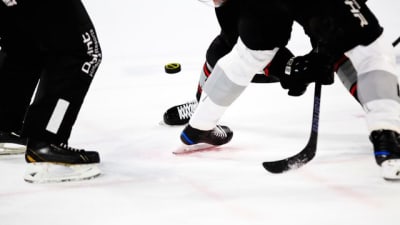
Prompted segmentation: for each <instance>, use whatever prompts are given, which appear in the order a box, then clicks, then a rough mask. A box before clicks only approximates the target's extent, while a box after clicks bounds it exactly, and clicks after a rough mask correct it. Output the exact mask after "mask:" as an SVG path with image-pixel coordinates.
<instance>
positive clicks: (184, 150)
mask: <svg viewBox="0 0 400 225" xmlns="http://www.w3.org/2000/svg"><path fill="white" fill-rule="evenodd" d="M217 150H219V148H218V146H215V145H210V144H206V143H199V144H195V145H182V146H181V147H179V148H178V149H176V150H175V151H173V152H172V153H173V154H175V155H184V154H191V153H196V152H207V151H217Z"/></svg>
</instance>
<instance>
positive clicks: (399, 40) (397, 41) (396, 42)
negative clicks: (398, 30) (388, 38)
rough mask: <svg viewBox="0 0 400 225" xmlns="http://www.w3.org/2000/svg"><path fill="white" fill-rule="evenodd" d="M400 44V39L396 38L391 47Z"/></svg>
mask: <svg viewBox="0 0 400 225" xmlns="http://www.w3.org/2000/svg"><path fill="white" fill-rule="evenodd" d="M399 42H400V37H398V38H397V39H396V40H395V41H394V42H393V43H392V45H393V47H396V45H397V44H398V43H399Z"/></svg>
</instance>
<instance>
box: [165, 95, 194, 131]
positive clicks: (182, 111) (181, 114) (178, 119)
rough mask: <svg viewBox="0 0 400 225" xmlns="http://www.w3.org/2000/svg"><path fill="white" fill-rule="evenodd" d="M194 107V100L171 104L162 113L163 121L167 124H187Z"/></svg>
mask: <svg viewBox="0 0 400 225" xmlns="http://www.w3.org/2000/svg"><path fill="white" fill-rule="evenodd" d="M196 107H197V101H196V100H193V101H191V102H186V103H184V104H181V105H176V106H173V107H171V108H169V109H168V110H167V111H166V112H165V113H164V123H165V124H168V125H183V124H187V123H188V122H189V120H190V117H191V116H192V115H193V113H194V110H195V109H196Z"/></svg>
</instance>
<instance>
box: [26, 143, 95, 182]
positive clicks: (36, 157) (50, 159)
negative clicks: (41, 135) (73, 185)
mask: <svg viewBox="0 0 400 225" xmlns="http://www.w3.org/2000/svg"><path fill="white" fill-rule="evenodd" d="M25 160H26V162H27V163H28V169H27V171H26V173H25V177H24V179H25V181H27V182H30V183H51V182H66V181H77V180H88V179H92V178H94V177H97V176H99V175H100V173H101V171H100V169H99V168H98V164H99V162H100V157H99V154H98V153H97V152H95V151H85V150H83V149H74V148H71V147H69V146H67V145H66V144H59V145H56V144H49V143H46V142H37V141H31V140H29V141H28V145H27V150H26V153H25Z"/></svg>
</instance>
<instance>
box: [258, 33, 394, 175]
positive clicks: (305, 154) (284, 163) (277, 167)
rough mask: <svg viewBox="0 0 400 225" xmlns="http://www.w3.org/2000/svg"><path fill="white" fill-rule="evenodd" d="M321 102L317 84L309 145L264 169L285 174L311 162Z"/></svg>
mask: <svg viewBox="0 0 400 225" xmlns="http://www.w3.org/2000/svg"><path fill="white" fill-rule="evenodd" d="M399 43H400V37H398V38H397V39H396V40H395V41H394V42H393V43H392V45H393V47H395V46H396V45H397V44H399ZM320 101H321V84H315V91H314V108H313V116H312V124H311V135H310V138H309V140H308V143H307V145H306V146H305V147H304V149H303V150H301V152H299V153H297V154H296V155H293V156H291V157H289V158H286V159H282V160H277V161H268V162H263V167H264V168H265V169H266V170H267V171H269V172H271V173H283V172H287V171H288V170H291V169H296V168H300V167H302V166H303V165H305V164H306V163H308V162H309V161H311V160H312V159H313V158H314V156H315V153H316V151H317V140H318V124H319V109H320Z"/></svg>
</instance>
